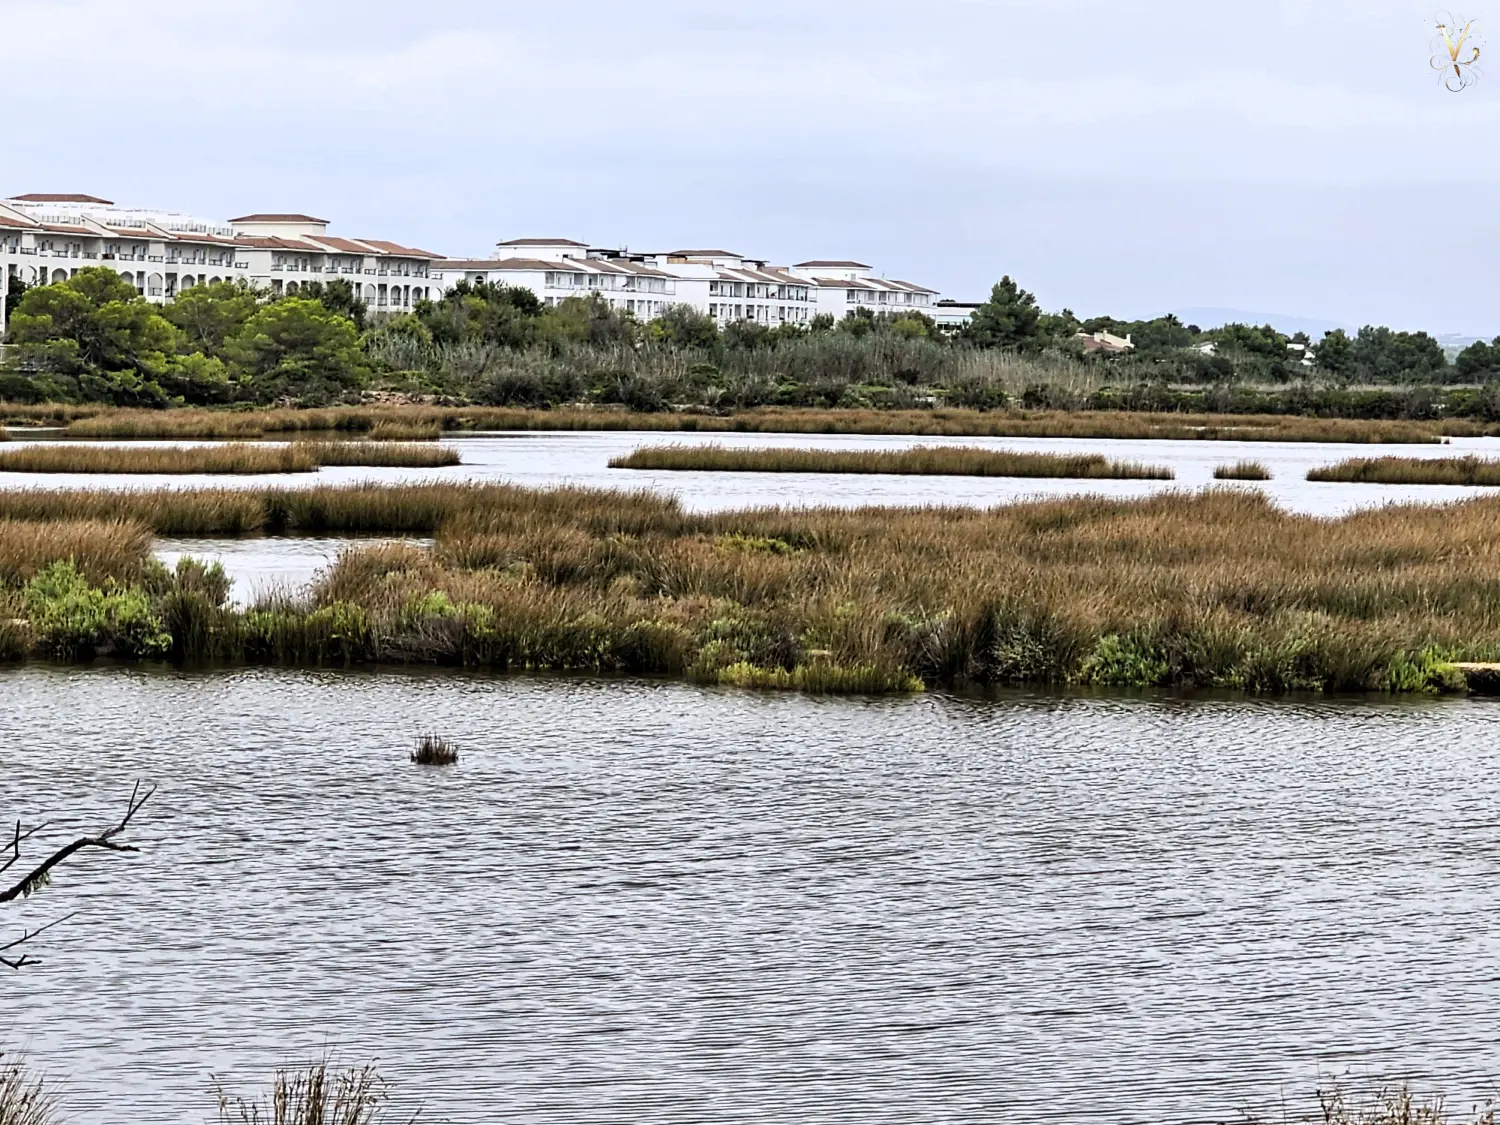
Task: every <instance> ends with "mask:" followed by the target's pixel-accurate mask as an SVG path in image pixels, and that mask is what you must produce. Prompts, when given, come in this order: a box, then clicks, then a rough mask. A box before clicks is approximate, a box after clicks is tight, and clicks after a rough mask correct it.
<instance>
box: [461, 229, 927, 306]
mask: <svg viewBox="0 0 1500 1125" xmlns="http://www.w3.org/2000/svg"><path fill="white" fill-rule="evenodd" d="M432 278H433V280H434V281H435V282H436V283H437V286H438V288H439V290H440V291H442V292H446V291H447V290H449V289H451V288H452V287H453V286H454V285H457V284H458V283H459V282H460V281H464V280H468V281H488V282H491V283H493V284H499V285H511V286H516V287H518V288H524V289H530V290H531V291H532V292H533V293H535V294H536V295H537V297H538V298H540V299H541V300H542V302H543V303H544V304H547V305H556V304H557V303H558V302H559V301H561V300H565V299H566V298H568V297H579V296H586V295H588V294H590V293H597V294H599V295H600V297H602V298H603V299H604V300H605V301H607V302H608V303H609V304H610V305H611V306H612V307H614V308H619V309H624V310H626V311H629V312H632V313H635V315H636V316H637V317H639V318H640V319H641V320H651V319H654V318H655V317H657V316H660V315H661V313H662V310H663V309H665V308H667V307H668V306H669V305H688V306H690V307H692V308H694V309H697V310H698V311H699V312H701V313H706V314H708V315H709V316H712V317H713V318H714V319H715V320H716V321H717V322H718V323H719V325H720V326H721V327H722V326H724V325H727V324H730V323H733V322H735V321H740V320H747V321H753V322H754V323H756V324H762V325H765V326H766V327H771V328H774V327H776V326H778V325H782V324H797V325H806V324H808V323H810V322H811V321H812V318H813V317H815V316H817V315H819V314H820V313H827V314H830V315H832V316H833V317H834V319H835V320H842V319H843V318H844V316H846V315H847V314H848V313H849V312H851V311H853V310H854V309H856V308H868V309H870V311H871V312H874V313H883V312H890V313H897V314H899V313H901V312H903V311H918V312H929V311H930V309H931V305H932V301H933V298H934V297H936V296H937V294H936V292H935V291H934V290H931V289H927V288H924V287H923V286H920V285H914V284H912V283H911V282H906V281H889V280H886V279H885V278H877V277H875V276H874V273H873V270H872V268H871V267H870V266H867V265H863V264H862V263H859V262H842V261H841V262H826V261H814V262H803V263H802V264H800V265H798V266H793V267H785V266H773V265H770V264H768V263H767V262H766V261H764V260H761V259H753V258H746V257H745V256H744V255H742V254H737V253H734V252H732V251H729V250H667V251H656V252H649V253H641V252H632V251H628V250H602V249H597V248H591V247H590V246H589V245H588V244H587V243H585V242H578V241H575V240H573V239H570V238H516V239H511V240H509V241H506V242H502V243H500V244H498V245H497V246H496V247H495V252H494V256H493V257H490V258H477V259H450V260H447V261H442V262H435V263H433V267H432Z"/></svg>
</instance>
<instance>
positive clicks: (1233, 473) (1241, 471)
mask: <svg viewBox="0 0 1500 1125" xmlns="http://www.w3.org/2000/svg"><path fill="white" fill-rule="evenodd" d="M1214 479H1215V480H1270V479H1271V470H1270V469H1268V468H1266V467H1265V466H1264V465H1262V464H1261V463H1260V462H1259V461H1236V462H1235V463H1234V464H1233V465H1219V466H1217V467H1216V468H1215V469H1214Z"/></svg>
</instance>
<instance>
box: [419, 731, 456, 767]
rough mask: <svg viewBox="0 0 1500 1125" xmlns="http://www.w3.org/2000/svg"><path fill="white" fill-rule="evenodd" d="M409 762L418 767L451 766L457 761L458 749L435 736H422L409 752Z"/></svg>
mask: <svg viewBox="0 0 1500 1125" xmlns="http://www.w3.org/2000/svg"><path fill="white" fill-rule="evenodd" d="M411 760H412V761H413V762H415V763H416V764H417V765H419V766H451V765H454V764H455V763H457V761H458V747H457V746H455V745H454V744H453V743H451V742H449V741H448V740H447V739H443V738H439V737H438V736H437V735H435V734H424V735H423V736H422V737H421V738H420V739H419V740H418V741H417V748H416V749H415V750H413V751H412V752H411Z"/></svg>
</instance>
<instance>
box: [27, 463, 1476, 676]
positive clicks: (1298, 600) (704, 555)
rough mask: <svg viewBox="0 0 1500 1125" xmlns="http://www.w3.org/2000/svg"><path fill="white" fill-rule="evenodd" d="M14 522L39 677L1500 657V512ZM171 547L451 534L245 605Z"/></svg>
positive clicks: (389, 492) (556, 507)
mask: <svg viewBox="0 0 1500 1125" xmlns="http://www.w3.org/2000/svg"><path fill="white" fill-rule="evenodd" d="M0 519H9V520H12V521H18V522H12V523H11V524H9V525H7V526H6V528H5V529H4V533H3V534H0V652H3V653H4V654H5V655H7V656H9V657H13V658H19V657H23V656H25V655H28V654H44V655H51V656H54V657H65V658H69V659H74V658H78V657H86V656H88V655H90V654H95V653H112V654H114V655H117V656H125V657H132V658H140V657H171V658H175V659H181V660H202V659H212V660H223V661H234V662H240V661H249V662H256V663H273V664H333V665H344V664H364V663H376V662H404V663H436V664H449V665H465V666H473V667H483V668H492V669H497V670H504V669H548V670H561V671H593V672H629V673H644V674H670V675H678V676H686V677H690V678H692V679H695V680H699V681H703V682H713V683H729V684H738V685H746V686H761V687H776V688H795V689H802V690H812V691H889V690H902V691H904V690H915V689H917V688H919V687H921V686H922V685H923V684H956V685H962V684H998V683H1082V684H1113V685H1182V686H1212V687H1226V688H1238V689H1243V690H1249V691H1257V692H1286V691H1295V690H1308V691H1335V690H1378V691H1431V690H1441V689H1445V688H1449V687H1452V688H1455V689H1461V688H1462V686H1463V685H1462V677H1461V675H1460V674H1459V673H1458V672H1457V671H1456V670H1455V669H1453V668H1452V667H1451V666H1450V662H1451V661H1454V660H1463V659H1470V660H1493V659H1495V657H1496V656H1500V644H1497V642H1496V640H1495V638H1496V637H1497V636H1500V578H1497V577H1496V576H1497V575H1500V568H1497V566H1495V565H1492V564H1494V563H1496V562H1497V554H1500V501H1497V500H1493V499H1480V500H1473V501H1469V502H1465V503H1462V504H1458V505H1454V506H1451V507H1446V508H1427V507H1404V508H1394V507H1392V508H1383V509H1380V510H1375V511H1365V512H1360V513H1358V514H1355V515H1351V516H1348V517H1345V518H1343V519H1339V520H1316V519H1311V518H1308V517H1301V516H1293V515H1289V514H1287V513H1285V512H1283V511H1280V510H1278V509H1277V508H1276V507H1274V506H1273V505H1272V504H1270V503H1269V502H1268V501H1267V500H1266V499H1265V498H1264V497H1263V496H1262V495H1260V494H1259V493H1255V492H1245V491H1237V490H1216V491H1210V492H1206V493H1202V494H1198V495H1183V494H1165V495H1160V496H1156V497H1153V498H1151V499H1147V500H1134V501H1120V500H1104V499H1099V498H1073V499H1067V500H1057V501H1048V502H1039V503H1026V504H1018V505H1013V506H1009V507H1004V508H996V509H993V510H989V511H976V510H958V509H954V510H943V509H911V510H886V509H869V510H860V511H822V510H806V511H802V510H798V511H792V510H780V509H764V510H757V511H741V512H725V513H717V514H704V515H693V514H689V513H687V512H685V511H683V510H682V508H681V507H680V506H679V505H678V504H677V503H676V502H675V501H673V500H671V499H669V498H664V497H658V496H652V495H647V494H635V495H624V494H620V493H616V492H608V491H601V492H594V491H585V490H578V489H559V490H545V491H536V490H528V489H521V488H514V487H501V486H485V487H480V486H441V485H428V486H420V487H418V486H407V487H401V488H376V487H372V486H364V487H358V488H314V489H308V490H305V491H304V490H295V489H294V490H276V491H268V492H263V493H256V492H251V491H248V490H243V491H242V490H222V491H212V492H196V491H171V490H168V491H160V492H139V493H137V492H119V493H100V492H73V493H57V494H54V493H50V492H45V491H38V490H27V491H16V492H6V493H0ZM79 520H85V521H98V520H105V521H109V522H112V523H114V524H115V526H116V530H114V531H113V532H111V533H110V537H109V538H106V537H105V536H103V535H101V534H100V529H99V527H98V524H97V523H96V522H88V523H85V524H84V525H82V526H80V525H79V524H78V523H77V522H76V521H79ZM59 522H60V525H59ZM153 530H154V531H157V532H158V533H162V532H166V533H174V534H179V535H180V534H224V533H235V532H241V533H243V532H262V531H283V530H305V531H321V530H332V531H369V532H423V533H427V534H433V535H435V540H436V542H435V546H433V547H432V548H430V549H424V548H418V547H415V546H402V545H395V546H377V547H370V548H364V549H355V550H351V551H349V552H347V553H346V554H345V555H343V556H342V557H341V559H340V560H339V562H338V563H337V565H335V566H333V567H332V568H331V569H330V570H329V571H327V572H326V573H325V574H324V575H323V576H322V577H321V579H320V580H319V581H318V582H317V583H315V585H314V587H313V588H312V590H311V591H310V593H308V594H307V595H305V596H295V597H293V596H289V595H283V596H279V597H272V598H268V599H265V600H263V601H262V602H260V603H259V604H257V605H255V606H252V607H250V608H249V609H246V610H236V609H233V608H230V607H228V606H227V605H226V604H225V592H226V583H225V581H224V579H223V575H222V574H221V573H219V572H218V571H217V570H215V569H214V568H204V567H201V566H198V565H196V564H193V563H184V564H183V565H182V566H180V567H179V568H178V569H177V571H176V572H175V573H168V572H166V571H165V570H163V569H162V568H161V567H160V566H159V565H158V564H156V563H154V562H152V561H151V560H150V558H149V556H148V554H147V551H148V549H149V532H150V531H153ZM106 542H108V543H112V544H113V545H114V546H113V549H111V550H105V549H104V547H103V546H102V544H105V543H106ZM42 543H50V547H41V546H38V544H42ZM74 545H78V549H79V550H81V551H84V552H85V553H83V554H79V555H76V556H75V555H74V553H73V550H74Z"/></svg>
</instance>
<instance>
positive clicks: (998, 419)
mask: <svg viewBox="0 0 1500 1125" xmlns="http://www.w3.org/2000/svg"><path fill="white" fill-rule="evenodd" d="M392 426H395V427H402V428H418V429H421V430H423V431H430V430H431V429H432V428H434V427H436V428H438V429H439V430H445V431H446V430H470V431H472V430H640V431H648V432H649V431H663V432H671V431H702V432H721V433H809V434H816V433H827V434H833V433H849V434H902V435H911V436H917V437H922V436H937V435H943V436H950V437H1076V438H1090V439H1109V438H1119V439H1131V440H1138V439H1172V440H1229V441H1306V442H1357V443H1365V444H1372V443H1373V444H1392V443H1401V444H1422V443H1433V442H1439V441H1441V440H1442V437H1441V433H1442V427H1441V426H1440V425H1438V424H1435V423H1421V422H1387V421H1362V420H1355V419H1322V418H1301V417H1293V416H1283V415H1237V414H1146V413H1131V412H1126V411H1089V412H1072V413H1070V412H1064V411H1047V410H996V411H978V410H962V409H934V410H846V409H829V410H821V409H782V408H770V407H767V408H757V409H751V410H742V411H736V412H734V413H728V414H722V415H721V414H709V413H674V412H662V413H632V412H629V411H624V410H615V409H608V408H601V409H591V408H579V407H564V408H559V409H556V410H525V409H519V408H509V407H483V406H470V407H437V406H355V407H333V408H329V409H324V410H291V409H274V410H259V411H253V412H251V411H215V410H172V411H146V410H122V411H111V412H109V413H105V414H101V415H97V416H94V417H88V418H82V419H80V420H78V421H76V422H73V423H72V424H70V425H69V427H68V432H69V433H70V434H73V435H74V436H79V437H98V438H247V437H259V436H262V435H265V434H276V433H292V432H307V433H317V432H321V433H329V432H347V433H369V432H373V431H375V430H376V429H378V428H381V427H392Z"/></svg>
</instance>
